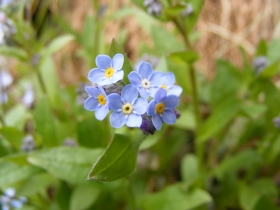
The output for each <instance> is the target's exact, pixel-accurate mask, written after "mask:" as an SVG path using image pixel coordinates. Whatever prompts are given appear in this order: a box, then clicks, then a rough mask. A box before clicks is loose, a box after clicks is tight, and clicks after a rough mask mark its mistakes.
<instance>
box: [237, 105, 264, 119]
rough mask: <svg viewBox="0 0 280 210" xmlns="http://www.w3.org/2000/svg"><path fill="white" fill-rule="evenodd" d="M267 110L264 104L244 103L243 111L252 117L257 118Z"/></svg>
mask: <svg viewBox="0 0 280 210" xmlns="http://www.w3.org/2000/svg"><path fill="white" fill-rule="evenodd" d="M266 110H267V107H266V106H265V105H264V104H253V103H250V104H243V105H242V111H243V112H244V114H246V115H247V116H248V117H250V118H251V119H257V118H258V117H260V116H261V115H262V114H264V112H265V111H266Z"/></svg>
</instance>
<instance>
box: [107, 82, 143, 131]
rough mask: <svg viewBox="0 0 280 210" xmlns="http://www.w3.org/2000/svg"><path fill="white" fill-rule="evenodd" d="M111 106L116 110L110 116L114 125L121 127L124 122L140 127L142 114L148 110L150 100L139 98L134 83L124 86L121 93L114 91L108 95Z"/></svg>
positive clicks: (130, 125) (129, 125)
mask: <svg viewBox="0 0 280 210" xmlns="http://www.w3.org/2000/svg"><path fill="white" fill-rule="evenodd" d="M108 103H109V108H110V109H111V110H113V111H114V112H113V113H112V114H111V116H110V122H111V125H112V127H114V128H120V127H122V126H123V125H124V124H126V125H127V126H128V127H140V126H141V124H142V117H141V115H142V114H144V113H145V112H146V109H147V106H148V102H147V100H146V99H144V98H138V91H137V89H136V88H135V87H134V86H133V85H131V84H130V85H127V86H125V87H124V88H123V90H122V92H121V95H118V94H116V93H112V94H110V95H109V96H108Z"/></svg>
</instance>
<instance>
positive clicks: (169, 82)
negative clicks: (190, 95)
mask: <svg viewBox="0 0 280 210" xmlns="http://www.w3.org/2000/svg"><path fill="white" fill-rule="evenodd" d="M174 83H175V76H174V74H173V73H172V72H168V73H166V74H165V80H164V82H163V83H162V84H161V85H160V88H163V89H165V90H166V91H167V95H176V96H179V95H180V94H181V93H182V88H181V87H180V86H178V85H174ZM153 93H154V92H153ZM151 96H152V97H154V95H151Z"/></svg>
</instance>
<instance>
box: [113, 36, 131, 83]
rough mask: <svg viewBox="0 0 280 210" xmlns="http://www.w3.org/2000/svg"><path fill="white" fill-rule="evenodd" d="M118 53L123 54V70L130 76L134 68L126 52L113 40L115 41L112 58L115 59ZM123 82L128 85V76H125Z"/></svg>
mask: <svg viewBox="0 0 280 210" xmlns="http://www.w3.org/2000/svg"><path fill="white" fill-rule="evenodd" d="M117 53H121V54H123V55H124V64H123V67H122V70H123V71H124V75H128V74H129V73H130V72H131V71H132V70H133V68H132V66H131V64H130V62H129V59H128V57H127V55H126V54H125V52H124V51H123V50H122V48H121V47H120V46H119V44H118V43H117V42H116V41H115V39H113V41H112V43H111V47H110V51H109V55H110V56H111V58H113V56H114V55H116V54H117ZM123 81H124V82H125V83H126V84H128V83H129V81H128V78H127V76H124V78H123Z"/></svg>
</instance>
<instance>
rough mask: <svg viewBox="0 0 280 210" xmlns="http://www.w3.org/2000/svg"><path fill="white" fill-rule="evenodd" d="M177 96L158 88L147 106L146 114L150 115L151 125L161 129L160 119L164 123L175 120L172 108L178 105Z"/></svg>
mask: <svg viewBox="0 0 280 210" xmlns="http://www.w3.org/2000/svg"><path fill="white" fill-rule="evenodd" d="M178 103H179V97H178V96H176V95H167V91H166V90H165V89H163V88H160V89H159V90H158V91H157V93H156V94H155V97H154V99H153V100H152V101H150V103H149V105H148V108H147V115H148V116H152V122H153V125H154V126H155V128H156V129H157V130H160V129H161V126H162V121H163V122H165V123H166V124H174V123H175V122H176V114H175V113H174V111H173V109H174V108H175V107H176V106H177V105H178Z"/></svg>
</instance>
